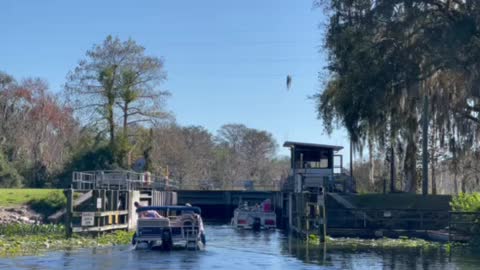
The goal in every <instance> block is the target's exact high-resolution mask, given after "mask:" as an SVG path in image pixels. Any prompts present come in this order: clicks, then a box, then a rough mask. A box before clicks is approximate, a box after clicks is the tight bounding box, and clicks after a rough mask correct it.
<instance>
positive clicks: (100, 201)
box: [97, 198, 102, 209]
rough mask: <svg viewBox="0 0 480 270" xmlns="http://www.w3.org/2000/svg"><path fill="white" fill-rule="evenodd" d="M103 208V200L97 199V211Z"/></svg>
mask: <svg viewBox="0 0 480 270" xmlns="http://www.w3.org/2000/svg"><path fill="white" fill-rule="evenodd" d="M100 208H102V198H97V209H100Z"/></svg>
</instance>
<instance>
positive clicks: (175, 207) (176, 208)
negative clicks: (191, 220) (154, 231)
mask: <svg viewBox="0 0 480 270" xmlns="http://www.w3.org/2000/svg"><path fill="white" fill-rule="evenodd" d="M150 210H153V211H162V212H171V211H182V212H183V211H185V212H187V211H189V212H193V213H195V214H199V215H200V214H201V213H202V210H201V209H200V207H196V206H179V205H172V206H144V207H140V208H138V209H137V211H136V212H137V213H140V212H145V211H150Z"/></svg>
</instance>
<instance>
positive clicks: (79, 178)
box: [72, 170, 177, 190]
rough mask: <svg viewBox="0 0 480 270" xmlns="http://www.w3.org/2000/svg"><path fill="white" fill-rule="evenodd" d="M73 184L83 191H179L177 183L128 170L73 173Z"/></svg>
mask: <svg viewBox="0 0 480 270" xmlns="http://www.w3.org/2000/svg"><path fill="white" fill-rule="evenodd" d="M72 183H73V185H74V187H75V188H76V189H81V190H91V189H109V190H110V189H112V190H139V189H148V188H153V189H159V190H174V189H177V184H176V182H175V181H172V180H169V179H166V178H162V177H157V176H155V175H151V174H149V173H137V172H132V171H126V170H109V171H84V172H73V175H72Z"/></svg>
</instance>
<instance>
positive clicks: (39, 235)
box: [0, 225, 133, 257]
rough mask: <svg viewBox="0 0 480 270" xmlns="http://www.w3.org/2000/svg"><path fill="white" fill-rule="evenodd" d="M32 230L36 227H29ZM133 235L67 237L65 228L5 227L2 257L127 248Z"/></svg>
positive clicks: (0, 237)
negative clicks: (103, 248) (81, 249)
mask: <svg viewBox="0 0 480 270" xmlns="http://www.w3.org/2000/svg"><path fill="white" fill-rule="evenodd" d="M27 226H31V227H32V225H27ZM132 235H133V232H126V231H115V232H112V233H106V234H103V235H101V236H98V237H93V236H88V235H74V236H73V237H72V238H68V239H67V238H66V237H65V228H64V226H61V225H35V228H27V227H26V226H24V225H21V226H17V225H8V226H3V227H2V233H1V234H0V257H10V256H21V255H38V254H42V253H45V252H48V251H55V250H72V249H78V248H89V247H98V246H111V245H125V244H128V243H130V241H131V239H132Z"/></svg>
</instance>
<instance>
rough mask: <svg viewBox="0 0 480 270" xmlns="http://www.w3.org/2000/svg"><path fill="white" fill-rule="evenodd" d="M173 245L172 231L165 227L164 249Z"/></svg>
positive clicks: (169, 248)
mask: <svg viewBox="0 0 480 270" xmlns="http://www.w3.org/2000/svg"><path fill="white" fill-rule="evenodd" d="M172 247H173V241H172V232H171V231H170V230H169V229H164V230H163V232H162V249H163V250H171V249H172Z"/></svg>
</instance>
